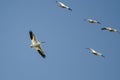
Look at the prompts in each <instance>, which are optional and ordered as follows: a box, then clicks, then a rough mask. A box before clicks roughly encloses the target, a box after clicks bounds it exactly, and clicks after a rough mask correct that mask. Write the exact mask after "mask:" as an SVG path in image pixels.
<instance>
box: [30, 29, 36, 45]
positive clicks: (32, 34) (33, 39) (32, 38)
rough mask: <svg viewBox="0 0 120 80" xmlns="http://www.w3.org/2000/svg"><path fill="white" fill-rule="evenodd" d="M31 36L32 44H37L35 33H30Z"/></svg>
mask: <svg viewBox="0 0 120 80" xmlns="http://www.w3.org/2000/svg"><path fill="white" fill-rule="evenodd" d="M29 34H30V39H31V41H32V43H37V40H36V37H35V35H34V33H33V32H32V31H29Z"/></svg>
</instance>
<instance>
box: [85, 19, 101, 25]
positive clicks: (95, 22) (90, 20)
mask: <svg viewBox="0 0 120 80" xmlns="http://www.w3.org/2000/svg"><path fill="white" fill-rule="evenodd" d="M85 21H87V22H89V23H93V24H101V23H100V22H98V21H96V20H93V19H85Z"/></svg>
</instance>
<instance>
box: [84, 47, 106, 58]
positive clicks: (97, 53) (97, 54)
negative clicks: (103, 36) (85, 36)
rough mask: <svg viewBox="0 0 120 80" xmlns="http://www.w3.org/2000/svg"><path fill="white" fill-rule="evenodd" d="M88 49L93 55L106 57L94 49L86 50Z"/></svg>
mask: <svg viewBox="0 0 120 80" xmlns="http://www.w3.org/2000/svg"><path fill="white" fill-rule="evenodd" d="M86 49H88V50H90V52H91V53H92V54H94V55H96V56H102V57H105V56H104V55H103V54H102V53H100V52H97V51H95V50H94V49H92V48H86Z"/></svg>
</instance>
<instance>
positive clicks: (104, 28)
mask: <svg viewBox="0 0 120 80" xmlns="http://www.w3.org/2000/svg"><path fill="white" fill-rule="evenodd" d="M101 30H108V31H110V32H118V33H120V32H119V31H118V30H117V29H114V28H111V27H103V28H101Z"/></svg>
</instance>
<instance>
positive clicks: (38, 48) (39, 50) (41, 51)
mask: <svg viewBox="0 0 120 80" xmlns="http://www.w3.org/2000/svg"><path fill="white" fill-rule="evenodd" d="M36 50H37V51H38V53H39V54H40V55H41V56H42V57H43V58H45V57H46V55H45V53H44V51H43V50H42V48H41V47H40V46H37V47H36Z"/></svg>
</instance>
